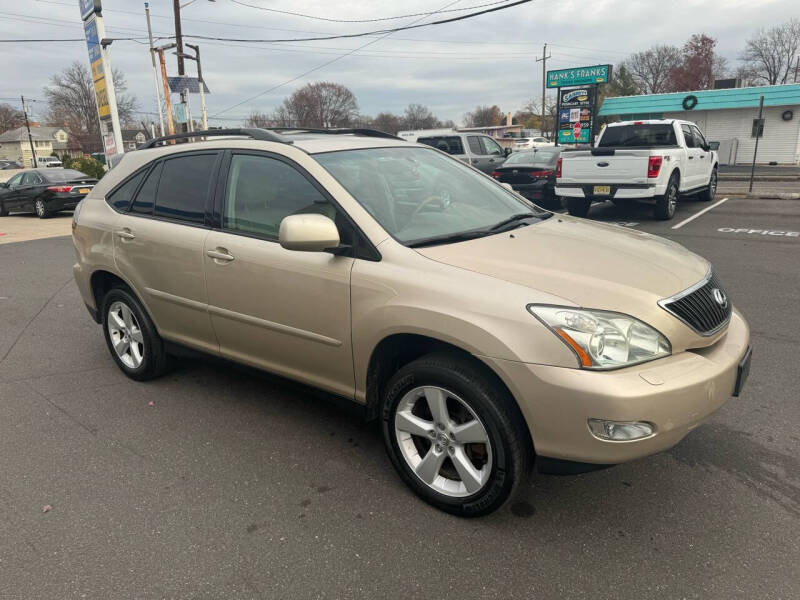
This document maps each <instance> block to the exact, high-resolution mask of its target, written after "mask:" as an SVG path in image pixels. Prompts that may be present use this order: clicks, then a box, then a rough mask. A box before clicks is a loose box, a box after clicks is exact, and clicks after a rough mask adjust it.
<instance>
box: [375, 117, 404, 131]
mask: <svg viewBox="0 0 800 600" xmlns="http://www.w3.org/2000/svg"><path fill="white" fill-rule="evenodd" d="M372 127H374V128H375V129H378V130H380V131H385V132H386V133H392V134H397V132H398V131H400V130H401V129H402V128H403V120H402V117H398V116H397V115H395V114H392V113H390V112H381V113H378V114H377V115H375V118H374V119H372Z"/></svg>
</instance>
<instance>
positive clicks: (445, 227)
mask: <svg viewBox="0 0 800 600" xmlns="http://www.w3.org/2000/svg"><path fill="white" fill-rule="evenodd" d="M314 158H315V159H316V160H317V162H319V164H321V165H322V166H323V167H324V168H325V169H326V170H327V171H328V172H329V173H330V174H331V175H333V177H335V178H336V179H337V180H338V181H339V183H341V184H342V186H344V188H345V189H346V190H347V191H348V192H350V194H351V195H352V196H353V197H354V198H355V199H356V200H357V201H358V202H359V203H360V204H361V205H362V206H363V207H364V208H365V209H366V210H367V211H368V212H369V213H370V214H371V215H372V216H373V217H374V218H375V219H376V220H377V221H378V222H379V223H380V224H381V226H382V227H383V228H384V229H385V230H386V231H387V232H388V233H389V234H391V235H392V236H393V237H394V238H395V239H397V240H399V241H400V242H402V243H404V244H406V245H423V244H428V243H446V242H449V241H459V238H460V239H469V238H471V237H480V236H482V235H491V234H493V233H497V232H499V231H502V229H500V228H498V229H492V228H493V227H497V226H498V225H499V224H505V223H506V222H507V223H508V224H509V225H510V226H511V225H513V224H514V223H516V224H517V225H519V224H522V223H524V220H525V219H526V218H527V219H536V218H539V219H541V218H545V217H547V216H549V215H550V213H548V212H547V211H544V210H542V209H540V208H538V207H535V206H533V205H530V204H528V203H526V202H525V201H524V200H522V199H521V198H518V197H517V196H516V195H514V194H513V193H511V192H509V191H507V190H506V189H504V188H503V187H502V186H500V185H499V184H497V183H495V182H494V181H493V180H491V179H489V178H487V177H486V176H485V175H482V174H481V173H479V172H477V171H475V170H474V169H472V168H470V167H468V166H466V165H464V164H463V163H461V162H460V161H458V160H455V159H451V158H448V157H446V156H442V155H441V154H439V153H438V152H434V151H432V150H427V149H424V148H418V147H417V148H414V147H411V148H369V149H363V150H346V151H339V152H327V153H323V154H316V155H315V156H314ZM512 219H513V220H512Z"/></svg>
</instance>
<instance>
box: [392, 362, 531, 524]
mask: <svg viewBox="0 0 800 600" xmlns="http://www.w3.org/2000/svg"><path fill="white" fill-rule="evenodd" d="M512 403H513V399H511V398H510V397H509V395H508V392H507V391H506V390H505V389H503V388H502V387H501V386H500V385H499V384H497V383H496V382H495V381H493V380H492V379H491V378H490V377H488V376H487V375H486V373H485V372H484V370H483V369H481V368H480V366H479V365H477V364H475V363H474V362H473V361H472V360H470V359H469V358H465V357H461V356H454V355H450V354H440V353H437V354H429V355H427V356H423V357H422V358H419V359H417V360H415V361H413V362H411V363H409V364H407V365H406V366H404V367H402V368H401V369H400V370H399V371H397V373H395V374H394V376H393V377H392V378H391V379H390V380H389V382H388V383H387V384H386V391H385V392H384V395H383V405H382V410H381V416H382V419H381V421H382V429H383V439H384V443H385V446H386V451H387V452H388V454H389V458H391V460H392V464H393V465H394V467H395V469H397V472H398V473H399V474H400V476H401V477H402V479H403V480H404V481H405V483H406V484H407V485H408V486H409V487H410V488H411V489H412V490H413V491H414V492H416V493H417V495H419V496H420V497H421V498H422V499H423V500H425V501H426V502H428V503H430V504H432V505H433V506H435V507H437V508H439V509H441V510H444V511H446V512H449V513H452V514H455V515H459V516H462V517H477V516H480V515H485V514H488V513H490V512H492V511H494V510H496V509H497V508H499V507H500V506H501V505H502V504H503V503H504V502H505V501H506V500H507V499H508V498H509V497H510V496H511V495H512V494H513V492H514V491H515V490H516V489H517V487H518V485H519V484H520V483H522V481H523V479H524V477H525V475H526V473H527V465H528V460H529V458H528V454H529V453H528V444H529V441H528V439H529V438H528V437H527V435H526V432H525V431H524V429H523V427H524V426H523V425H522V418H521V417H519V416H518V414H517V412H516V411H515V410H514V406H513V404H512Z"/></svg>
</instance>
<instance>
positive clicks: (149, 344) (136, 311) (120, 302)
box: [103, 287, 167, 381]
mask: <svg viewBox="0 0 800 600" xmlns="http://www.w3.org/2000/svg"><path fill="white" fill-rule="evenodd" d="M103 334H104V335H105V338H106V344H107V345H108V350H109V352H111V356H112V358H113V359H114V362H116V363H117V366H118V367H119V368H120V369H121V370H122V372H123V373H125V375H127V376H128V377H130V378H131V379H135V380H137V381H147V380H148V379H154V378H156V377H158V376H160V375H161V374H163V373H164V371H165V370H166V366H167V355H166V352H165V351H164V342H163V340H162V339H161V336H160V335H158V332H157V331H156V328H155V326H154V325H153V322H152V321H151V320H150V317H149V316H148V315H147V313H146V312H145V310H144V308H143V307H142V305H141V303H140V302H139V300H138V299H137V298H136V296H134V295H133V294H132V293H131V292H130V290H128V289H127V288H122V287H118V288H113V289H112V290H111V291H109V292H108V293H107V294H106V295H105V297H104V298H103Z"/></svg>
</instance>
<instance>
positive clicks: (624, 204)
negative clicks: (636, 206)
mask: <svg viewBox="0 0 800 600" xmlns="http://www.w3.org/2000/svg"><path fill="white" fill-rule="evenodd" d="M611 203H612V204H613V205H614V206H616V207H617V208H628V207H629V206H630V205H631V204H633V202H632V201H631V200H630V199H629V198H611Z"/></svg>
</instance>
